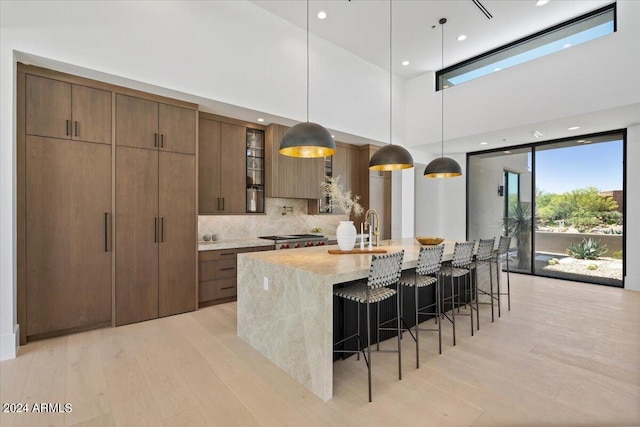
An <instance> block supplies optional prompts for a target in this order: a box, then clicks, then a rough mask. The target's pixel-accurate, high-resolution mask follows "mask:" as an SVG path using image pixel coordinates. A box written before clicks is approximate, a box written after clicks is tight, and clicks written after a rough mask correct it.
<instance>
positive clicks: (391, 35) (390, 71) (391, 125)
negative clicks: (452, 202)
mask: <svg viewBox="0 0 640 427" xmlns="http://www.w3.org/2000/svg"><path fill="white" fill-rule="evenodd" d="M392 52H393V0H389V145H393V138H392V135H393V132H392V128H393V96H392V95H393V53H392Z"/></svg>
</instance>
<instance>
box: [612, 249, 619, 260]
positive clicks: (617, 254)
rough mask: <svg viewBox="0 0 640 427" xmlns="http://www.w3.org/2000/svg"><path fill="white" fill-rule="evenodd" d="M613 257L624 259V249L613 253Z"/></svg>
mask: <svg viewBox="0 0 640 427" xmlns="http://www.w3.org/2000/svg"><path fill="white" fill-rule="evenodd" d="M611 258H615V259H622V249H620V250H619V251H615V252H614V253H612V254H611Z"/></svg>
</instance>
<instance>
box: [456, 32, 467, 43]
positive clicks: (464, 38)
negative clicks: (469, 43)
mask: <svg viewBox="0 0 640 427" xmlns="http://www.w3.org/2000/svg"><path fill="white" fill-rule="evenodd" d="M466 39H467V36H465V35H464V34H460V35H459V36H458V38H457V39H456V40H458V41H459V42H461V41H464V40H466Z"/></svg>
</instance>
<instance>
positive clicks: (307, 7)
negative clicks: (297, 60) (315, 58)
mask: <svg viewBox="0 0 640 427" xmlns="http://www.w3.org/2000/svg"><path fill="white" fill-rule="evenodd" d="M308 122H309V0H307V123H308Z"/></svg>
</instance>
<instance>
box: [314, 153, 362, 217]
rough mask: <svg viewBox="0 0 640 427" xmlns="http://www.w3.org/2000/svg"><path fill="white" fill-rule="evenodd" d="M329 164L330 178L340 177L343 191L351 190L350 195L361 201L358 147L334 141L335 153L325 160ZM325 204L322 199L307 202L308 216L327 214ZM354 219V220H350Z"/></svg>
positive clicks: (337, 208)
mask: <svg viewBox="0 0 640 427" xmlns="http://www.w3.org/2000/svg"><path fill="white" fill-rule="evenodd" d="M325 161H329V162H331V166H330V168H329V169H330V170H331V176H332V177H338V176H339V177H340V185H341V186H342V187H343V188H344V189H345V190H351V194H352V195H358V196H360V197H361V201H362V194H361V193H362V191H361V189H360V149H359V147H358V146H355V145H351V144H345V143H343V142H337V141H336V153H335V154H334V155H333V156H331V157H328V158H326V159H325ZM327 204H328V201H326V200H325V199H324V198H321V199H320V200H318V201H316V200H309V214H310V215H317V214H319V213H327V211H328V209H327ZM331 213H335V214H342V213H343V212H342V211H341V210H340V208H339V207H337V206H334V208H333V212H331ZM352 219H355V218H352Z"/></svg>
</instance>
